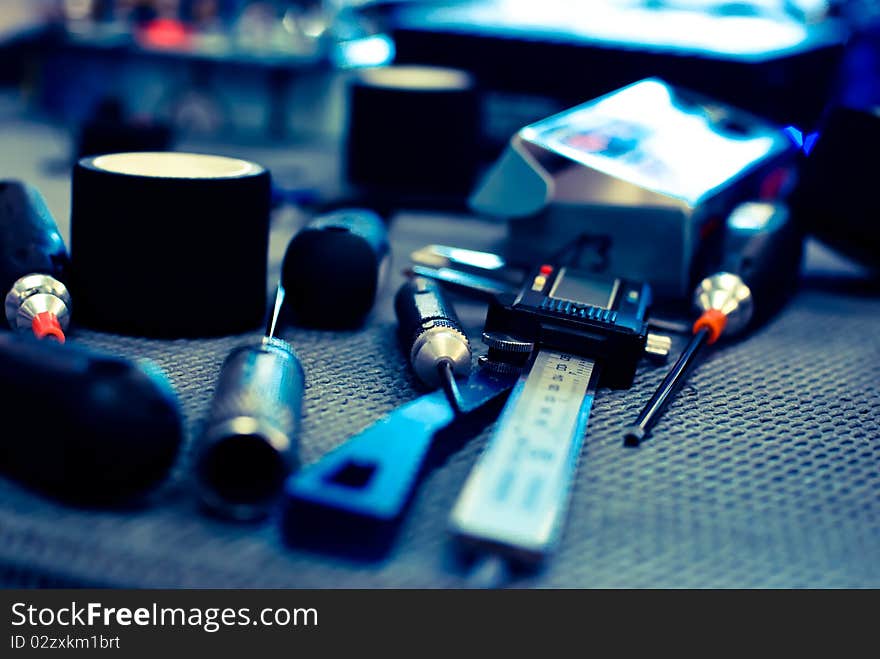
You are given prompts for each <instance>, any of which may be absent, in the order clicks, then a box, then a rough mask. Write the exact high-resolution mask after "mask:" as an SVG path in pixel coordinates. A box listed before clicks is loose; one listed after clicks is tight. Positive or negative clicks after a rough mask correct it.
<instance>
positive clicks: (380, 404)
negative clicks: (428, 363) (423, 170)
mask: <svg viewBox="0 0 880 659" xmlns="http://www.w3.org/2000/svg"><path fill="white" fill-rule="evenodd" d="M433 222H434V225H435V226H434V229H436V228H437V226H445V227H447V228H448V229H449V230H452V229H458V230H454V231H451V233H455V234H457V235H464V234H463V233H462V231H461V230H460V229H462V228H464V227H465V226H467V225H455V224H454V223H451V222H452V221H451V220H450V221H448V222H444V221H442V220H439V219H434V220H433ZM431 227H432V224H431V222H430V221H429V220H425V221H424V222H421V221H410V222H409V223H403V224H402V225H398V227H397V228H396V230H395V235H396V240H395V243H396V245H397V246H398V248H399V249H398V253H397V258H398V264H399V263H401V262H402V258H403V255H404V254H405V253H406V250H407V249H409V246H410V243H412V244H421V243H423V242H426V241H424V240H422V236H421V235H419V233H420V232H421V231H425V232H426V233H431V232H432V228H431ZM475 230H476V229H475V227H474V228H472V231H471V233H469V234H468V236H475V235H477V233H478V232H476V233H475ZM404 232H405V236H406V238H407V240H403V239H402V236H403V235H404ZM487 232H489V233H491V230H489V229H487ZM487 235H488V234H487ZM410 238H412V239H411V240H410ZM471 242H476V241H475V240H471ZM402 246H406V247H405V249H401V247H402ZM390 294H391V291H387V292H386V295H385V297H384V298H383V300H382V303H381V304H380V305H379V308H378V309H377V311H376V313H375V314H374V317H373V319H372V321H371V323H370V325H369V326H368V327H367V328H365V329H364V330H362V331H358V332H347V333H331V332H321V331H313V330H310V331H303V330H290V331H288V332H286V333H285V335H286V337H287V338H289V339H290V340H291V341H292V342H293V343H294V345H295V346H296V348H297V350H298V352H299V354H300V356H301V358H302V361H303V364H304V367H305V369H306V372H307V379H308V388H307V392H306V412H305V418H304V426H303V435H302V454H303V459H304V461H305V462H311V461H313V460H316V459H317V458H319V457H320V456H321V455H322V454H324V453H325V452H326V451H328V450H329V449H331V448H332V447H334V446H336V445H337V444H339V443H340V442H342V441H344V439H345V438H346V437H347V436H349V435H351V434H352V433H354V432H356V431H358V430H359V429H361V428H362V427H364V426H366V425H367V424H369V423H370V422H372V421H373V420H375V419H377V418H378V417H379V416H381V415H382V414H384V413H386V412H388V411H389V410H390V409H392V408H393V407H394V406H395V405H396V404H398V403H400V402H403V401H405V400H409V399H411V398H412V397H413V396H415V395H417V391H416V389H415V388H414V381H413V379H412V377H411V376H410V375H409V373H408V371H407V369H406V365H405V361H404V359H403V358H402V356H401V354H400V352H399V350H398V348H397V346H396V344H395V343H394V335H393V330H394V324H393V316H392V312H391V307H390ZM464 315H465V317H466V318H468V319H469V320H470V321H471V322H472V323H473V322H478V320H479V308H473V309H470V308H469V309H465V314H464ZM878 320H880V301H878V300H877V299H876V298H870V297H859V296H856V295H846V294H842V293H831V292H822V291H821V290H818V289H811V288H810V287H809V285H808V287H807V288H806V289H805V290H804V291H803V292H802V293H801V294H800V295H799V296H798V297H797V299H796V300H795V301H794V303H793V304H792V305H790V306H789V308H788V309H787V310H786V311H785V312H784V313H783V314H782V315H781V316H780V317H779V318H777V319H776V320H775V321H774V322H773V323H772V324H771V325H769V326H767V327H766V328H764V329H762V330H761V331H760V332H758V333H757V334H755V335H754V336H752V337H750V338H749V339H748V340H747V341H746V342H745V343H743V344H741V345H738V346H730V347H726V348H723V349H719V350H717V351H716V352H715V353H714V354H712V355H711V357H710V358H709V359H708V360H707V362H706V363H705V364H704V365H703V366H702V367H701V368H700V369H699V370H698V371H697V372H696V373H695V374H694V376H693V377H692V378H691V379H690V381H689V383H688V384H687V386H686V387H685V389H684V390H683V392H682V395H681V396H680V397H679V398H678V400H677V401H676V402H675V403H674V404H673V405H672V407H671V408H670V409H669V411H668V413H667V414H666V416H665V417H664V419H663V420H662V421H661V425H660V426H659V427H658V428H657V431H656V436H655V438H654V439H652V440H651V441H650V442H648V443H646V444H645V445H644V446H643V447H642V448H641V449H637V450H632V449H625V448H623V447H622V446H621V441H620V435H619V432H620V428H621V426H622V425H623V424H624V423H625V422H626V421H628V420H630V419H631V418H632V417H633V416H634V415H635V414H636V413H637V411H638V408H639V406H640V404H641V403H642V402H643V401H644V400H645V399H646V397H647V396H648V395H649V394H650V391H651V389H652V387H654V386H656V384H657V383H658V382H659V380H660V379H661V378H662V375H663V368H653V367H649V366H645V367H643V368H642V370H641V371H640V374H639V377H638V384H637V386H636V387H635V388H634V389H633V390H631V391H624V392H611V391H608V390H602V391H600V394H599V397H598V399H597V403H596V405H595V408H594V414H593V418H592V420H591V423H590V428H589V433H588V437H587V441H586V448H585V450H584V453H583V456H582V462H581V467H580V473H579V477H578V479H577V484H576V489H575V492H574V496H573V501H572V513H571V516H570V519H569V522H568V526H567V529H566V532H565V536H564V541H563V544H562V547H561V548H560V551H559V553H558V555H557V556H556V558H555V560H553V561H552V562H551V563H550V564H549V565H548V567H547V569H546V570H544V571H543V572H541V573H539V574H537V575H534V576H531V577H529V578H527V579H525V580H523V581H521V582H519V583H521V584H523V585H529V586H558V587H569V586H607V587H617V586H664V587H678V586H684V587H703V586H708V587H743V586H758V587H760V586H770V587H773V586H780V587H788V586H808V587H821V586H873V587H877V586H880V561H878V560H877V558H878V556H880V470H878V464H880V420H878V410H880V333H878V326H880V325H878ZM466 322H467V321H466ZM474 329H477V328H476V327H475V328H474ZM242 338H243V337H228V338H222V339H216V340H205V341H177V342H162V341H150V340H143V339H132V338H123V337H112V336H104V335H99V334H96V333H89V332H81V333H80V334H79V336H78V340H79V341H81V342H83V343H85V344H88V345H91V346H94V347H100V348H104V349H108V350H112V351H114V352H119V353H123V354H126V355H130V356H136V357H147V358H150V359H153V360H155V361H156V362H157V363H158V364H160V365H161V366H162V367H163V368H164V369H165V370H166V371H167V372H168V374H169V376H170V377H171V379H172V381H173V383H174V385H175V387H176V389H177V391H178V392H179V394H180V397H181V400H182V402H183V406H184V409H185V412H186V415H187V419H188V422H189V426H190V430H191V432H192V431H194V430H195V429H197V424H198V420H199V418H200V417H201V416H202V414H203V413H204V411H205V410H206V407H207V405H208V402H209V400H210V396H211V392H212V388H213V382H214V378H215V376H216V373H217V370H218V369H219V366H220V362H221V361H222V359H223V357H224V355H225V354H226V353H227V352H228V350H229V349H230V348H231V347H232V346H234V345H236V344H237V343H238V342H240V341H241V340H242ZM680 345H681V341H680V340H679V341H678V343H677V346H680ZM486 435H487V433H483V435H481V436H480V437H478V438H477V439H475V440H473V441H471V442H470V443H468V444H467V446H465V448H464V449H463V450H462V451H460V452H459V453H457V454H455V455H454V456H453V457H452V458H451V459H450V460H449V461H448V462H447V463H446V464H444V465H443V466H441V467H440V468H439V469H437V470H435V471H434V472H432V473H431V474H430V475H429V476H428V478H427V480H426V481H425V482H424V483H423V485H422V487H421V488H420V490H419V492H418V494H417V496H416V499H415V502H414V505H413V506H412V509H411V511H410V514H409V516H408V517H407V519H406V521H405V523H404V525H403V528H402V530H401V534H400V537H399V538H398V541H397V543H396V544H395V546H394V548H393V550H392V552H391V554H390V555H389V557H388V558H387V560H385V561H383V562H381V563H378V564H358V563H352V562H347V561H345V560H340V559H337V558H334V557H331V556H325V555H321V554H317V553H312V552H307V551H303V550H299V549H295V548H289V547H286V546H284V545H283V544H282V542H281V540H280V537H279V534H278V532H277V529H276V527H275V525H274V524H272V523H271V521H270V522H267V523H264V524H260V525H256V526H241V525H235V524H228V523H224V522H221V521H217V520H213V519H209V518H206V517H204V516H202V515H200V514H199V512H198V509H197V506H196V505H195V503H194V501H193V499H192V496H191V493H190V492H189V490H188V487H187V483H186V469H185V466H186V457H185V456H184V458H183V459H182V460H181V463H180V465H179V467H178V469H177V471H176V473H175V475H174V477H173V478H172V480H171V481H170V482H169V483H168V484H167V485H166V486H164V487H163V488H162V490H161V491H160V492H158V493H157V496H156V497H155V498H154V500H153V501H152V502H151V504H150V505H149V506H148V507H146V508H144V509H141V510H137V511H110V512H107V511H103V512H96V511H86V510H77V509H74V508H70V507H66V506H64V505H61V504H56V503H53V502H50V501H47V500H45V499H42V498H40V497H38V496H34V495H33V494H30V493H28V492H27V491H25V490H23V489H21V488H20V487H18V486H16V485H14V484H11V483H9V482H6V481H0V500H2V503H0V565H3V566H4V567H3V573H4V578H5V579H6V581H7V582H9V583H59V584H69V583H84V584H99V585H101V584H107V585H124V586H157V587H165V586H204V587H213V586H217V587H219V586H229V587H239V586H260V587H287V586H291V587H296V586H308V587H327V586H343V587H389V586H403V587H409V586H420V587H421V586H426V587H435V586H438V587H439V586H460V585H462V584H463V583H464V581H463V579H462V574H461V571H460V570H459V568H458V567H457V565H456V564H455V562H454V561H453V560H452V555H451V552H450V551H449V546H448V543H447V538H446V535H445V530H444V525H445V520H446V515H447V513H448V511H449V509H450V507H451V505H452V503H453V501H454V500H455V497H456V495H457V493H458V491H459V489H460V487H461V485H462V483H463V481H464V479H465V477H466V475H467V472H468V470H469V468H470V466H471V465H472V463H473V461H474V459H475V457H476V456H477V454H478V452H479V450H480V449H481V447H482V446H483V444H484V442H485V439H486Z"/></svg>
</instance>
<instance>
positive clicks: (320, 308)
mask: <svg viewBox="0 0 880 659" xmlns="http://www.w3.org/2000/svg"><path fill="white" fill-rule="evenodd" d="M389 263H390V249H389V246H388V232H387V230H386V228H385V223H384V222H383V221H382V218H380V217H379V216H378V215H376V214H375V213H373V212H372V211H369V210H365V209H358V208H347V209H342V210H338V211H335V212H333V213H329V214H326V215H321V216H318V217H316V218H315V219H313V220H311V221H310V222H309V223H308V224H307V225H306V226H305V227H303V228H302V229H301V230H300V231H299V232H298V233H297V234H296V235H295V236H294V237H293V239H292V240H291V241H290V244H289V245H288V246H287V251H286V252H285V254H284V262H283V264H282V268H281V285H282V286H283V287H284V288H285V290H286V291H287V295H288V303H287V304H288V307H289V309H290V311H291V314H292V316H293V318H294V320H295V321H296V322H297V323H298V324H304V325H312V326H316V327H326V328H347V327H355V326H357V325H359V324H360V323H361V322H362V321H363V319H364V317H365V316H366V315H367V313H369V311H370V309H372V308H373V303H374V302H375V300H376V294H377V293H378V291H379V290H380V288H381V287H382V284H383V282H384V280H385V277H386V274H387V271H388V265H389Z"/></svg>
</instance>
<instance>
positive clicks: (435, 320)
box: [394, 277, 464, 343]
mask: <svg viewBox="0 0 880 659" xmlns="http://www.w3.org/2000/svg"><path fill="white" fill-rule="evenodd" d="M394 311H395V313H396V314H397V329H398V331H399V332H400V334H401V337H403V338H404V339H406V340H407V342H408V343H412V342H413V341H414V340H415V338H416V337H417V336H419V335H420V334H422V333H423V332H425V330H426V329H428V328H429V327H431V326H433V325H434V324H444V325H449V326H450V327H452V328H453V329H456V330H458V331H459V332H462V333H464V330H463V329H462V326H461V321H459V319H458V315H457V314H456V313H455V308H454V307H453V306H452V304H451V303H450V302H449V300H448V299H447V297H446V294H445V293H444V292H443V289H442V288H441V287H440V286H439V285H438V284H437V282H435V281H432V280H430V279H427V278H425V277H414V278H413V279H410V280H408V281H406V282H405V283H404V284H403V285H402V286H401V287H400V288H399V289H398V290H397V294H396V295H395V296H394ZM426 326H427V327H426Z"/></svg>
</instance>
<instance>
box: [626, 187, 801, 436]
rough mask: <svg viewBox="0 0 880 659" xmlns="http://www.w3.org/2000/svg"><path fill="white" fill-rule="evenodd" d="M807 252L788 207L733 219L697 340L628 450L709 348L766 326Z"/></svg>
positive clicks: (635, 429) (631, 430) (706, 283)
mask: <svg viewBox="0 0 880 659" xmlns="http://www.w3.org/2000/svg"><path fill="white" fill-rule="evenodd" d="M802 249H803V241H802V236H801V235H800V233H799V232H798V230H797V228H796V227H795V225H794V223H793V222H792V219H791V216H790V214H789V212H788V209H787V208H786V207H785V206H784V205H782V204H772V203H763V202H747V203H744V204H740V205H739V206H737V207H736V208H735V209H734V211H733V212H732V213H731V214H730V216H729V217H728V219H727V223H726V227H725V233H724V238H723V242H722V245H721V252H720V254H721V256H720V259H719V260H720V265H719V268H718V269H717V271H716V272H714V273H713V274H710V275H709V276H707V277H706V278H704V279H703V280H702V281H701V282H700V283H699V285H698V286H697V288H696V290H695V291H694V307H695V309H696V310H697V311H698V312H699V314H700V316H699V317H698V318H697V320H696V322H695V323H694V325H693V329H692V332H693V336H692V337H691V340H690V341H689V342H688V344H687V346H685V348H684V350H683V351H682V353H681V355H680V356H679V358H678V360H677V361H676V362H675V364H674V365H673V367H672V369H671V370H670V371H669V373H668V374H667V375H666V377H665V378H664V380H663V382H662V383H661V384H660V386H659V387H658V389H657V391H656V392H654V395H653V396H652V397H651V399H650V400H649V401H648V403H647V404H646V405H645V407H644V408H643V409H642V411H641V413H640V414H639V416H638V418H637V419H636V422H635V423H634V424H632V425H631V426H629V427H628V428H626V430H625V431H624V445H626V446H638V445H639V444H640V443H641V442H642V441H643V440H644V439H645V438H646V437H647V436H648V434H649V432H650V430H651V428H652V427H653V426H654V424H655V423H656V422H657V420H658V419H659V418H660V415H661V414H662V413H663V410H664V409H665V408H666V406H667V405H668V404H669V402H670V401H671V400H672V397H673V396H674V395H675V393H676V392H677V391H678V389H679V388H680V387H681V385H682V384H683V382H684V381H685V379H686V377H687V374H688V372H689V371H690V369H691V368H692V367H693V365H694V364H695V363H696V361H697V358H698V357H699V355H700V354H701V353H702V352H703V350H704V348H705V347H706V346H709V345H712V344H714V343H715V342H716V341H717V340H718V339H719V338H720V337H721V336H722V335H723V336H725V337H732V336H737V335H739V334H742V333H743V332H745V331H746V330H747V329H749V328H750V327H752V326H754V325H756V324H757V323H759V322H761V321H763V320H766V319H767V318H768V317H769V316H770V315H771V314H772V313H773V312H775V311H776V310H777V309H778V308H779V307H780V306H781V305H782V304H783V303H784V301H785V300H786V299H787V298H788V296H789V295H790V294H791V292H792V291H793V290H794V288H795V286H796V284H797V277H798V271H799V266H800V261H801V254H802Z"/></svg>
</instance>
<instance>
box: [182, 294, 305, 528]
mask: <svg viewBox="0 0 880 659" xmlns="http://www.w3.org/2000/svg"><path fill="white" fill-rule="evenodd" d="M284 300H285V291H284V288H283V287H282V286H279V287H278V292H277V294H276V297H275V306H274V308H273V311H272V314H271V316H270V320H269V323H268V327H267V330H266V335H265V336H264V337H262V338H261V339H259V340H258V341H257V342H256V343H252V344H248V345H243V346H240V347H238V348H236V349H234V350H233V351H232V352H231V353H230V354H229V356H228V357H227V358H226V360H225V361H224V362H223V366H222V367H221V369H220V375H219V376H218V379H217V388H216V390H215V392H214V398H213V400H212V402H211V409H210V412H209V414H208V418H207V420H206V422H205V426H204V429H203V431H202V433H201V436H200V437H199V439H198V441H197V443H196V447H195V459H194V463H195V472H194V476H195V481H196V485H197V488H198V492H199V496H200V498H201V500H202V502H203V503H205V505H207V506H208V508H210V509H211V510H213V511H215V512H217V513H220V514H222V515H224V516H227V517H230V518H233V519H238V520H250V519H256V518H259V517H261V516H263V515H265V514H266V513H268V511H269V510H270V509H271V507H272V505H273V504H274V503H275V500H276V499H277V496H278V494H279V492H280V491H281V488H282V486H283V484H284V479H285V478H286V477H287V475H288V474H289V473H290V472H292V471H294V470H295V469H297V468H298V467H299V424H300V415H301V409H302V399H303V391H304V388H305V374H304V372H303V368H302V365H301V364H300V362H299V359H298V358H297V356H296V353H295V352H294V350H293V348H292V347H291V345H290V344H289V343H287V342H286V341H283V340H282V339H279V338H277V337H276V336H275V333H276V330H277V327H278V318H279V315H280V313H281V308H282V305H283V304H284Z"/></svg>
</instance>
